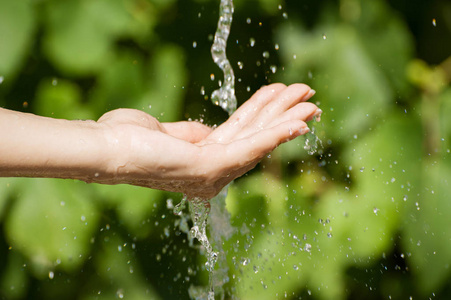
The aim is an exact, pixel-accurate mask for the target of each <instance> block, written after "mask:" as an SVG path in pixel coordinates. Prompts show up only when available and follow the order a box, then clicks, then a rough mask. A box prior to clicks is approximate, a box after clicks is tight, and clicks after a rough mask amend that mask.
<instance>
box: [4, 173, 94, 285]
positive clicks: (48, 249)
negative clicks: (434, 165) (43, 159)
mask: <svg viewBox="0 0 451 300" xmlns="http://www.w3.org/2000/svg"><path fill="white" fill-rule="evenodd" d="M73 184H75V183H74V182H72V181H69V180H68V181H62V180H49V179H47V180H45V179H35V180H30V179H29V180H27V185H26V186H27V188H26V189H24V190H23V192H21V193H20V194H18V196H17V199H16V202H15V203H14V206H13V207H12V209H11V212H10V214H9V215H8V217H7V219H6V234H7V237H8V243H9V244H10V245H11V247H12V248H13V249H15V250H20V251H21V252H22V253H23V254H24V255H25V256H26V257H27V258H28V259H29V260H30V261H31V262H32V265H31V267H32V268H33V269H34V271H35V273H36V275H38V276H46V275H47V274H48V272H49V270H53V269H54V268H61V269H63V270H66V271H74V270H75V269H76V268H78V267H80V265H81V264H83V262H84V261H85V260H86V258H87V257H86V255H87V253H88V252H89V248H90V243H91V239H92V238H93V231H94V230H95V229H96V226H97V221H98V217H99V215H98V212H97V210H96V209H95V207H94V205H93V203H92V202H91V201H90V200H89V198H88V197H87V194H86V193H85V192H84V187H85V186H86V184H85V183H81V182H79V183H77V184H78V185H79V189H77V190H74V189H72V186H73ZM24 220H26V222H24Z"/></svg>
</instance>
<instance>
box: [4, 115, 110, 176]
mask: <svg viewBox="0 0 451 300" xmlns="http://www.w3.org/2000/svg"><path fill="white" fill-rule="evenodd" d="M105 143H106V142H105V139H104V137H103V135H102V130H101V129H100V126H99V125H98V124H97V123H96V122H94V121H68V120H60V119H52V118H45V117H40V116H36V115H32V114H26V113H19V112H14V111H10V110H6V109H2V108H0V177H47V178H74V179H81V180H84V181H92V180H93V179H94V178H96V177H100V176H106V174H105V173H106V170H107V163H108V155H105V153H102V149H105ZM103 152H104V151H103Z"/></svg>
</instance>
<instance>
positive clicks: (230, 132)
mask: <svg viewBox="0 0 451 300" xmlns="http://www.w3.org/2000/svg"><path fill="white" fill-rule="evenodd" d="M284 89H286V86H285V85H284V84H282V83H275V84H271V85H269V86H264V87H262V88H260V89H259V90H258V91H257V92H256V93H255V94H254V95H253V96H252V97H251V98H250V99H249V100H248V101H246V102H245V103H244V104H243V105H241V106H240V107H239V108H238V110H237V111H236V112H235V113H234V114H233V115H232V116H231V117H230V118H229V119H228V120H227V121H226V122H224V123H223V124H222V125H221V126H219V127H218V128H217V129H216V130H215V131H214V132H213V134H212V135H211V136H210V137H209V138H210V139H212V140H214V141H216V142H226V143H227V142H229V141H230V140H231V139H232V138H233V137H234V136H235V135H236V134H237V133H238V132H239V131H240V130H241V129H242V128H244V127H246V126H247V125H248V124H249V123H251V122H252V121H253V120H254V118H255V117H256V116H258V114H259V113H260V111H261V110H262V109H263V108H264V107H265V106H266V105H267V104H268V103H270V102H271V101H272V100H273V99H274V98H275V97H277V95H279V93H280V92H281V91H283V90H284Z"/></svg>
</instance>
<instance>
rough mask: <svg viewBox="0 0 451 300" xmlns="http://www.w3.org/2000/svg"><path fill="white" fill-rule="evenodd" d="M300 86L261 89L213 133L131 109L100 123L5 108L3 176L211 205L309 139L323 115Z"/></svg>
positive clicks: (1, 113)
mask: <svg viewBox="0 0 451 300" xmlns="http://www.w3.org/2000/svg"><path fill="white" fill-rule="evenodd" d="M313 94H314V91H313V90H311V89H310V88H309V87H308V86H306V85H303V84H294V85H291V86H289V87H286V86H285V85H283V84H272V85H270V86H265V87H263V88H261V89H260V90H259V91H257V92H256V93H255V94H254V95H253V96H252V97H251V98H250V99H249V100H248V101H247V102H246V103H244V104H243V105H242V106H241V107H240V108H239V109H238V110H237V111H236V112H235V113H234V114H233V115H232V116H231V117H230V118H229V119H228V120H227V121H226V122H225V123H223V124H222V125H221V126H219V127H217V128H216V129H214V130H213V129H211V128H210V127H208V126H205V125H203V124H200V123H197V122H176V123H160V122H159V121H158V120H157V119H155V118H154V117H152V116H150V115H148V114H146V113H144V112H142V111H139V110H132V109H118V110H113V111H110V112H108V113H106V114H104V115H103V116H102V117H101V118H100V119H99V120H98V121H97V122H94V121H68V120H59V119H52V118H45V117H40V116H36V115H32V114H25V113H19V112H14V111H10V110H6V109H1V108H0V141H1V143H0V177H47V178H72V179H79V180H83V181H86V182H96V183H103V184H132V185H138V186H144V187H149V188H154V189H162V190H167V191H173V192H181V193H184V194H186V195H187V196H188V197H190V198H194V197H197V198H201V199H211V198H212V197H213V196H215V195H216V194H218V193H219V192H220V191H221V189H222V188H223V187H224V186H226V185H227V184H228V183H229V182H231V181H232V180H234V179H235V178H237V177H239V176H241V175H243V174H244V173H246V172H247V171H249V170H250V169H252V168H254V167H255V165H256V164H257V163H258V162H259V161H260V160H261V159H262V158H263V157H264V156H265V155H266V154H268V153H269V152H271V151H272V150H274V148H276V147H277V146H278V145H280V144H281V143H284V142H287V141H289V140H292V139H294V138H296V137H297V136H299V135H301V134H304V133H307V132H308V130H309V129H308V127H307V124H306V123H305V122H307V121H309V120H311V119H312V118H313V117H315V116H317V115H319V114H320V113H321V110H319V109H318V108H317V107H316V106H315V105H314V104H312V103H308V102H305V101H307V100H308V99H309V98H310V97H311V96H313Z"/></svg>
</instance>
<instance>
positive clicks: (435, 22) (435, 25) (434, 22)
mask: <svg viewBox="0 0 451 300" xmlns="http://www.w3.org/2000/svg"><path fill="white" fill-rule="evenodd" d="M432 25H433V26H434V27H437V21H436V20H435V18H434V19H432Z"/></svg>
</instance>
